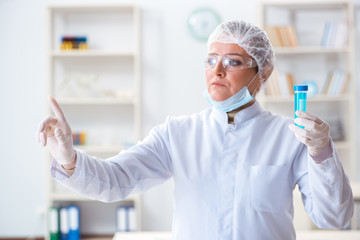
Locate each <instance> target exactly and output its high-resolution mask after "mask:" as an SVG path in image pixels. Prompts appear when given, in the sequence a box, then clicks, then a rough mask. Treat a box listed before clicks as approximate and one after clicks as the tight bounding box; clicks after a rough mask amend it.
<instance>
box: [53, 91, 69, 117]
mask: <svg viewBox="0 0 360 240" xmlns="http://www.w3.org/2000/svg"><path fill="white" fill-rule="evenodd" d="M50 107H51V109H52V111H53V112H54V114H55V116H56V117H57V118H59V120H60V121H66V120H65V115H64V113H63V111H62V110H61V108H60V106H59V104H58V103H57V101H56V100H55V98H54V97H53V96H50Z"/></svg>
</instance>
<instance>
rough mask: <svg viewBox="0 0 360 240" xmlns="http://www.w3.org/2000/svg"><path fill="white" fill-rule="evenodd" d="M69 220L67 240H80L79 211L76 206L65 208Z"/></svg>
mask: <svg viewBox="0 0 360 240" xmlns="http://www.w3.org/2000/svg"><path fill="white" fill-rule="evenodd" d="M67 214H68V220H69V233H68V240H79V239H80V209H79V207H78V206H75V205H71V206H68V207H67Z"/></svg>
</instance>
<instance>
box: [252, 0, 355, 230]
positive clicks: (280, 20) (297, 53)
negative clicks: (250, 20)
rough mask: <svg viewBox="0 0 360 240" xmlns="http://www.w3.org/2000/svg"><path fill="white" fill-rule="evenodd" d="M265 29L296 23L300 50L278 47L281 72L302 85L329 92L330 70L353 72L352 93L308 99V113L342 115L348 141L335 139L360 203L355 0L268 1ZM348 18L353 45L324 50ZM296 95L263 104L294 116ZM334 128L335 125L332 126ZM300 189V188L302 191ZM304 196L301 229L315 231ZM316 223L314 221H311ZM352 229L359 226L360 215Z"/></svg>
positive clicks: (298, 216)
mask: <svg viewBox="0 0 360 240" xmlns="http://www.w3.org/2000/svg"><path fill="white" fill-rule="evenodd" d="M258 16H259V26H260V27H262V28H264V27H265V26H283V25H291V26H293V27H294V28H295V31H296V35H297V38H298V42H299V44H298V46H295V47H274V51H275V56H276V68H277V69H278V70H279V71H280V70H283V71H284V72H291V73H292V75H293V77H294V78H295V83H296V84H301V83H302V81H304V80H309V79H311V80H314V81H316V83H317V84H318V86H319V87H318V89H319V92H321V89H323V85H324V84H325V79H326V76H327V74H328V72H330V71H333V70H335V69H341V70H344V71H346V72H348V73H349V74H350V81H349V86H348V89H347V93H345V94H342V95H340V96H336V97H334V96H327V95H324V94H321V93H320V94H317V95H315V96H312V97H309V98H308V111H309V112H313V113H314V114H316V115H318V116H319V117H320V118H323V119H324V120H326V121H328V118H332V117H338V118H339V119H340V120H341V122H342V124H341V126H342V128H343V138H342V139H339V140H336V141H335V146H336V149H337V151H338V153H339V155H340V159H341V160H342V163H343V166H344V169H345V172H346V173H347V175H348V176H349V178H350V181H351V183H352V186H353V189H354V197H355V198H357V199H359V191H358V189H359V182H358V180H359V179H357V177H356V174H357V161H356V135H355V134H356V122H355V86H356V84H355V83H356V82H355V81H356V78H355V63H354V62H355V56H354V53H355V40H354V34H355V32H354V31H355V30H354V29H355V28H354V7H353V3H352V2H351V1H312V2H309V1H305V2H303V1H289V2H266V3H262V4H260V6H259V14H258ZM343 20H347V21H348V24H349V31H348V33H349V36H348V43H347V44H346V45H345V46H340V47H339V46H338V47H323V46H321V39H322V34H323V31H324V26H325V22H326V21H335V22H336V21H343ZM293 98H294V97H293V96H266V94H265V93H264V92H263V93H261V95H260V96H259V101H260V103H261V104H262V105H263V107H264V108H265V109H268V110H270V111H271V112H274V113H278V114H282V115H286V116H290V117H293V115H294V99H293ZM330 125H331V123H330ZM296 191H297V190H296ZM300 197H301V196H300V194H298V193H295V194H294V208H295V219H294V224H295V228H296V229H297V230H314V229H316V227H315V226H314V225H313V224H311V223H309V222H308V221H304V219H306V216H305V213H304V210H303V206H302V202H301V200H300ZM354 215H356V214H354ZM308 219H309V221H310V218H308ZM351 225H352V228H354V227H355V228H356V226H357V223H356V217H354V218H353V222H352V224H351Z"/></svg>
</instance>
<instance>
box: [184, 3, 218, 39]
mask: <svg viewBox="0 0 360 240" xmlns="http://www.w3.org/2000/svg"><path fill="white" fill-rule="evenodd" d="M220 23H221V18H220V16H219V15H218V14H217V12H215V11H214V10H213V9H211V8H198V9H195V10H194V11H193V12H191V13H190V15H189V17H188V21H187V25H188V28H189V31H190V34H191V36H193V37H194V38H195V39H197V40H200V41H207V39H208V37H209V36H210V34H211V33H212V31H213V30H214V29H215V28H216V27H217V26H218V25H219V24H220Z"/></svg>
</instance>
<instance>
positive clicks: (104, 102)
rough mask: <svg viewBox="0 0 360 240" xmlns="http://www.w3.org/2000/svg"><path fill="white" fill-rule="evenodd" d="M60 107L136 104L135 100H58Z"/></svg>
mask: <svg viewBox="0 0 360 240" xmlns="http://www.w3.org/2000/svg"><path fill="white" fill-rule="evenodd" d="M57 101H58V103H59V104H60V105H124V104H135V100H134V99H117V98H57Z"/></svg>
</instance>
